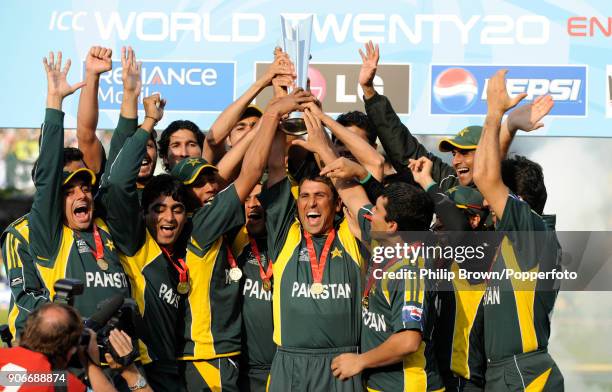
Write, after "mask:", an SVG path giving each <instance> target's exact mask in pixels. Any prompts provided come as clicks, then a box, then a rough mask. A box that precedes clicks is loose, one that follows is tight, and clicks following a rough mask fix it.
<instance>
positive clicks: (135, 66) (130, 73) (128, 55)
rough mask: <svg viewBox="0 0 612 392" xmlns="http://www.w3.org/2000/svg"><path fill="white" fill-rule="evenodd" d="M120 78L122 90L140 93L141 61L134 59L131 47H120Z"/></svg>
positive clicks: (134, 55) (134, 54)
mask: <svg viewBox="0 0 612 392" xmlns="http://www.w3.org/2000/svg"><path fill="white" fill-rule="evenodd" d="M121 68H122V72H121V79H122V80H123V92H124V94H125V93H132V94H136V95H140V88H141V87H142V78H141V72H142V63H141V62H137V61H136V53H134V50H132V47H131V46H129V47H127V48H126V47H125V46H124V47H123V48H121Z"/></svg>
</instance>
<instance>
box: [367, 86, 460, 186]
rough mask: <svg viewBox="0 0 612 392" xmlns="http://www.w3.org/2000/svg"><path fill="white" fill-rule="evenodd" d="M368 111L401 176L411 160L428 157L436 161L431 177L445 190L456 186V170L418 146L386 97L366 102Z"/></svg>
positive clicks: (388, 154) (378, 97)
mask: <svg viewBox="0 0 612 392" xmlns="http://www.w3.org/2000/svg"><path fill="white" fill-rule="evenodd" d="M365 109H366V113H367V115H368V118H369V119H370V121H372V124H373V125H374V128H375V129H376V133H377V135H378V138H379V140H380V142H381V144H382V146H383V148H384V149H385V152H386V153H387V156H388V158H389V161H390V162H391V164H392V165H393V167H394V168H395V170H397V172H398V173H399V172H402V171H404V170H405V168H406V166H407V165H408V160H409V159H418V158H420V157H422V156H426V157H428V158H429V159H430V160H431V161H432V162H433V167H432V171H431V176H432V178H433V179H434V181H436V182H438V183H439V184H440V187H441V188H442V189H443V190H446V189H448V188H450V187H452V186H454V185H456V183H457V178H456V176H455V169H453V167H452V166H450V165H449V164H447V163H445V162H444V161H442V160H441V159H440V158H438V157H437V156H436V155H434V154H431V153H430V152H429V151H427V149H426V148H425V146H424V145H423V144H421V143H419V141H418V140H417V138H416V137H414V135H412V133H410V130H409V129H408V128H407V127H406V126H405V125H404V124H403V123H402V121H401V120H400V118H399V117H398V115H397V113H396V112H395V110H394V109H393V107H392V106H391V102H389V99H388V98H387V97H385V96H384V95H380V94H376V95H374V96H373V97H372V98H370V99H366V100H365Z"/></svg>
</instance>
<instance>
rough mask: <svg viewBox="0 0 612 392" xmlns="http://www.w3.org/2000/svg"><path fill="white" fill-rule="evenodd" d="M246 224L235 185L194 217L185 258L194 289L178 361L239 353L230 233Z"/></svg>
mask: <svg viewBox="0 0 612 392" xmlns="http://www.w3.org/2000/svg"><path fill="white" fill-rule="evenodd" d="M244 223H245V218H244V206H243V204H242V202H241V201H240V198H239V197H238V194H237V193H236V188H235V187H234V185H233V184H231V185H230V186H228V187H227V188H225V189H223V190H222V191H221V192H219V193H218V194H217V195H216V196H215V197H214V199H213V200H212V201H210V202H208V203H207V204H205V205H204V206H203V207H201V208H199V209H198V210H196V212H195V213H194V214H193V217H192V224H193V229H192V231H191V238H190V239H189V243H188V244H187V259H186V262H187V266H188V267H189V279H190V285H191V290H190V291H189V295H188V297H187V303H186V305H185V316H184V318H183V319H182V324H183V325H182V326H181V327H180V329H181V331H182V333H183V343H182V345H181V347H180V354H179V355H180V357H179V359H180V360H186V361H191V360H203V359H214V358H220V357H230V356H234V355H238V354H240V347H241V342H240V332H241V323H242V320H241V316H240V282H234V281H232V280H231V279H230V278H229V270H230V262H229V257H228V255H229V252H231V240H230V239H228V238H226V234H228V233H230V232H232V231H235V230H237V229H238V228H240V227H241V226H243V225H244ZM231 257H234V256H233V255H231Z"/></svg>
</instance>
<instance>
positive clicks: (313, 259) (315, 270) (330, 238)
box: [304, 229, 336, 283]
mask: <svg viewBox="0 0 612 392" xmlns="http://www.w3.org/2000/svg"><path fill="white" fill-rule="evenodd" d="M335 237H336V230H334V229H331V230H330V231H329V232H328V233H327V239H326V240H325V245H324V246H323V250H322V251H321V259H320V260H319V262H318V263H317V253H316V252H315V248H314V245H313V243H312V237H311V236H310V233H309V232H307V231H306V230H304V238H305V239H306V247H307V248H308V256H309V257H310V269H312V281H313V283H321V282H322V281H323V271H325V264H327V255H328V254H329V248H331V244H332V242H334V238H335Z"/></svg>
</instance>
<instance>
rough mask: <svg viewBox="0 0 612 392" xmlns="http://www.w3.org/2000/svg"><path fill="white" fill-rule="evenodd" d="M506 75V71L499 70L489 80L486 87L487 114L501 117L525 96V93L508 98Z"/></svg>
mask: <svg viewBox="0 0 612 392" xmlns="http://www.w3.org/2000/svg"><path fill="white" fill-rule="evenodd" d="M506 73H508V70H507V69H500V70H499V71H497V72H496V73H495V75H493V77H492V78H491V79H490V80H489V84H488V85H487V111H488V113H491V114H499V115H503V114H504V113H506V112H507V111H508V110H510V109H512V108H513V107H515V106H516V105H517V104H518V103H519V102H520V101H522V100H523V99H524V98H525V97H526V96H527V94H526V93H521V94H519V95H517V96H516V97H514V98H510V96H509V95H508V91H507V90H506Z"/></svg>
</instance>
